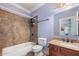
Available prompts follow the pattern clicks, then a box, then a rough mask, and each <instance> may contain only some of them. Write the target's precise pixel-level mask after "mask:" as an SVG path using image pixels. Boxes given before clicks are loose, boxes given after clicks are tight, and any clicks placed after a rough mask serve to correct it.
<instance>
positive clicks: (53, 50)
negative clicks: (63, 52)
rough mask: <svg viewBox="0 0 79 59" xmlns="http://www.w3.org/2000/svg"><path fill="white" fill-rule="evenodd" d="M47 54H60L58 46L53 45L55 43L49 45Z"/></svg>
mask: <svg viewBox="0 0 79 59" xmlns="http://www.w3.org/2000/svg"><path fill="white" fill-rule="evenodd" d="M49 55H50V56H60V47H58V46H55V45H49Z"/></svg>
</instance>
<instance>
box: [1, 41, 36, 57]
mask: <svg viewBox="0 0 79 59" xmlns="http://www.w3.org/2000/svg"><path fill="white" fill-rule="evenodd" d="M34 45H35V43H33V42H26V43H22V44H18V45H14V46H11V47H7V48H3V50H2V55H3V56H25V55H27V53H28V52H30V51H32V46H34Z"/></svg>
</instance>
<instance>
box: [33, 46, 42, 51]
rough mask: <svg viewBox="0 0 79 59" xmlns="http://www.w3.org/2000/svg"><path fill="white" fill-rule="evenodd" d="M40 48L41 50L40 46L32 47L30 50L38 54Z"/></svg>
mask: <svg viewBox="0 0 79 59" xmlns="http://www.w3.org/2000/svg"><path fill="white" fill-rule="evenodd" d="M42 48H43V46H41V45H34V46H33V47H32V49H33V51H34V52H39V51H41V50H42Z"/></svg>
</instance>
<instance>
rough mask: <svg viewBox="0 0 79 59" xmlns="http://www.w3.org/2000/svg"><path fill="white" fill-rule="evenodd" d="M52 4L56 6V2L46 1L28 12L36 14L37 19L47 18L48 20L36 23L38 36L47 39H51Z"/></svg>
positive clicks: (32, 14)
mask: <svg viewBox="0 0 79 59" xmlns="http://www.w3.org/2000/svg"><path fill="white" fill-rule="evenodd" d="M53 6H56V4H52V3H50V4H49V3H47V4H45V5H43V6H42V7H41V8H39V9H38V10H36V11H34V12H33V13H31V14H30V15H31V16H36V15H38V16H39V20H45V19H49V20H48V21H44V22H41V23H39V25H38V37H45V38H47V39H48V41H49V40H51V39H52V37H53V23H54V18H53V14H54V12H53V8H54V7H53ZM51 15H52V16H51Z"/></svg>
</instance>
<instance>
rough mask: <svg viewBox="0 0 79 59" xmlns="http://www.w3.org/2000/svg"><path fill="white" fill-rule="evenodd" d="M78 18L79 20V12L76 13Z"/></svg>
mask: <svg viewBox="0 0 79 59" xmlns="http://www.w3.org/2000/svg"><path fill="white" fill-rule="evenodd" d="M76 20H77V21H79V12H78V11H77V13H76Z"/></svg>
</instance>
